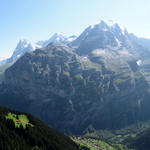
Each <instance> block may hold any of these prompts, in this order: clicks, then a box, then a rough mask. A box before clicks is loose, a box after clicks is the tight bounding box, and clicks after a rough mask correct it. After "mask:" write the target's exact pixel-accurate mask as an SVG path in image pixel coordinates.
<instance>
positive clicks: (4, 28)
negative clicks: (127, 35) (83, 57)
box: [0, 0, 150, 57]
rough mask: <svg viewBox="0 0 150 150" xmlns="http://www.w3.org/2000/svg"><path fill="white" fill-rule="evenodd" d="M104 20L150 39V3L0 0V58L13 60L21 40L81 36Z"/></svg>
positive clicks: (148, 0)
mask: <svg viewBox="0 0 150 150" xmlns="http://www.w3.org/2000/svg"><path fill="white" fill-rule="evenodd" d="M101 19H105V20H110V19H111V20H114V21H116V22H118V23H119V24H120V25H123V26H125V27H126V28H127V29H128V31H129V32H133V33H135V34H136V35H138V36H143V37H149V38H150V0H0V57H8V56H10V55H11V54H12V52H13V50H14V48H15V47H16V44H17V43H18V41H19V40H20V39H21V38H25V39H28V40H29V41H32V42H36V41H38V40H45V39H48V38H49V37H50V36H51V35H52V34H53V33H55V32H61V33H62V34H64V35H66V36H69V35H72V34H76V35H79V34H80V33H81V32H82V31H83V30H84V29H85V28H86V27H87V26H88V25H90V24H93V23H95V22H96V21H98V20H101Z"/></svg>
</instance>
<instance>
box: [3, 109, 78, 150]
mask: <svg viewBox="0 0 150 150" xmlns="http://www.w3.org/2000/svg"><path fill="white" fill-rule="evenodd" d="M0 149H1V150H78V146H77V145H76V144H75V143H74V142H73V141H72V140H71V139H70V138H69V137H67V136H65V135H63V134H61V133H59V132H57V131H55V130H53V129H52V128H50V127H48V126H46V125H45V124H43V123H42V122H41V121H39V120H38V119H36V118H34V117H32V116H31V115H29V114H24V113H20V112H16V111H12V110H9V109H6V108H2V107H0Z"/></svg>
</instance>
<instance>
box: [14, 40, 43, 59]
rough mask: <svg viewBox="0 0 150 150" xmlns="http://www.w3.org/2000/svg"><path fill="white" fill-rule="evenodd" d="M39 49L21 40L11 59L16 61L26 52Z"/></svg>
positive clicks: (37, 46)
mask: <svg viewBox="0 0 150 150" xmlns="http://www.w3.org/2000/svg"><path fill="white" fill-rule="evenodd" d="M40 47H41V46H39V45H36V44H33V43H31V42H29V41H28V40H26V39H21V40H20V41H19V43H18V44H17V46H16V48H15V50H14V52H13V55H12V58H13V59H17V58H19V57H21V56H22V55H24V54H25V53H26V52H29V51H33V50H35V49H36V48H40Z"/></svg>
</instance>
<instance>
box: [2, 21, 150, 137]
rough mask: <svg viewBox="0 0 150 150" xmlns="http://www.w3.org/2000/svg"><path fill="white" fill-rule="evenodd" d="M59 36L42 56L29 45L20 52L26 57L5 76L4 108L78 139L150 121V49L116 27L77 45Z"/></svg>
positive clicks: (102, 28)
mask: <svg viewBox="0 0 150 150" xmlns="http://www.w3.org/2000/svg"><path fill="white" fill-rule="evenodd" d="M57 35H58V34H55V35H54V36H53V37H52V38H51V39H50V40H47V41H45V42H43V41H40V42H38V43H36V44H37V45H38V46H37V47H36V46H34V48H35V49H36V50H35V49H33V46H31V44H29V43H28V42H24V43H25V45H26V48H27V47H28V48H31V47H32V48H31V49H30V50H29V49H28V50H27V49H26V50H27V51H28V52H27V51H26V50H25V49H24V48H23V49H24V50H23V49H21V48H16V50H15V51H16V52H14V54H13V55H14V56H15V58H18V57H20V56H22V57H20V58H19V59H13V60H15V62H13V64H12V65H11V66H10V67H9V68H8V69H7V70H6V71H5V73H4V75H3V81H2V83H1V85H0V105H3V106H7V107H10V108H14V109H17V110H20V111H24V112H30V113H31V114H33V115H35V116H36V117H38V118H40V119H42V120H43V121H44V122H46V123H47V124H49V125H51V126H52V127H54V128H55V129H57V130H59V131H61V132H63V133H67V134H77V135H79V134H80V135H82V134H85V133H87V132H96V131H100V130H109V131H110V130H111V131H116V130H120V129H122V128H125V127H126V126H132V125H133V124H134V125H135V124H137V123H139V122H140V123H143V122H144V123H145V122H148V121H149V120H150V110H149V105H150V101H149V97H150V69H149V65H150V51H149V47H148V44H147V45H146V46H145V44H144V42H138V40H140V41H141V39H140V38H137V37H136V36H133V34H130V33H128V31H127V30H126V29H122V27H120V26H119V25H118V24H117V23H113V22H112V21H110V22H106V21H100V22H99V23H97V24H94V25H91V26H89V27H87V28H86V29H85V30H84V31H83V32H82V33H81V35H80V36H79V37H77V38H76V37H74V36H73V38H71V40H66V38H63V37H62V36H60V35H59V37H60V39H59V40H60V42H58V41H57ZM55 37H56V38H55ZM52 39H55V40H52ZM64 39H65V40H64ZM142 40H143V39H142ZM144 40H145V42H146V41H148V39H144ZM62 41H63V42H62ZM64 41H70V42H64ZM142 43H143V44H142ZM147 43H148V42H147ZM27 45H28V46H27ZM39 45H40V46H39ZM19 47H21V46H19ZM23 47H25V46H23ZM17 52H18V53H17ZM20 52H21V55H19V54H20ZM22 52H23V53H22ZM18 55H19V56H18ZM17 56H18V57H17ZM139 128H140V127H139ZM141 128H142V126H141Z"/></svg>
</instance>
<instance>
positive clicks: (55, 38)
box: [36, 32, 77, 47]
mask: <svg viewBox="0 0 150 150" xmlns="http://www.w3.org/2000/svg"><path fill="white" fill-rule="evenodd" d="M76 38H77V37H76V36H75V35H73V36H69V37H65V36H64V35H62V34H61V33H60V32H57V33H55V34H53V35H52V37H50V38H49V39H48V40H45V41H38V42H37V43H36V44H38V45H41V46H42V47H45V46H47V45H48V44H50V43H64V44H68V43H70V42H72V41H73V40H75V39H76Z"/></svg>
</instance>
